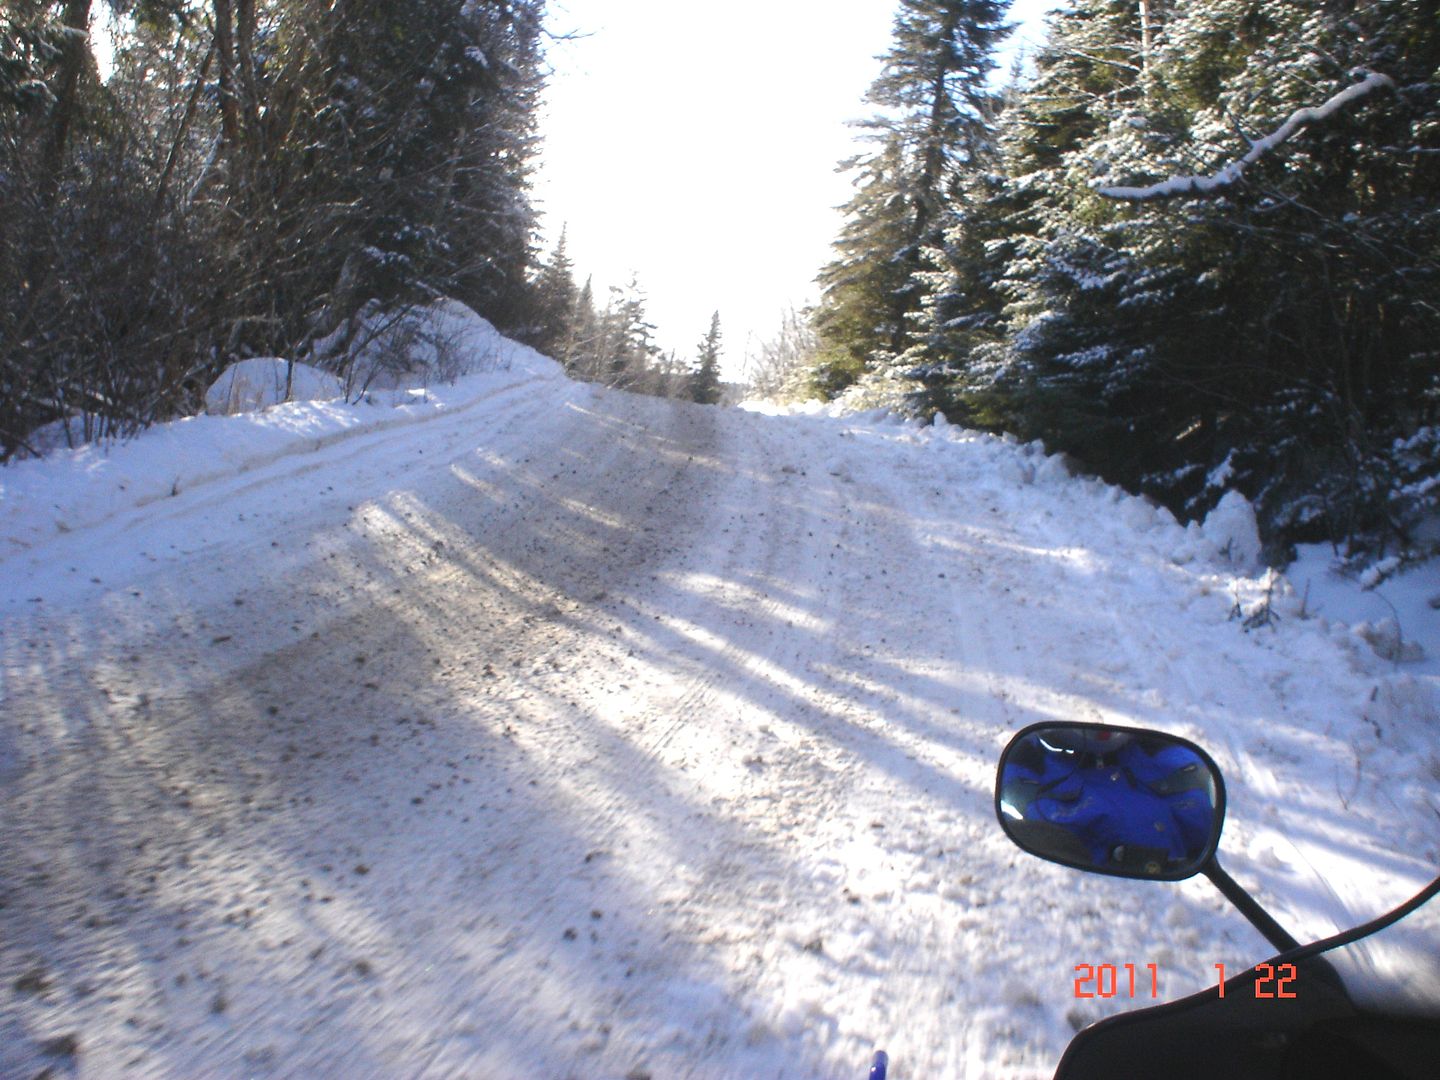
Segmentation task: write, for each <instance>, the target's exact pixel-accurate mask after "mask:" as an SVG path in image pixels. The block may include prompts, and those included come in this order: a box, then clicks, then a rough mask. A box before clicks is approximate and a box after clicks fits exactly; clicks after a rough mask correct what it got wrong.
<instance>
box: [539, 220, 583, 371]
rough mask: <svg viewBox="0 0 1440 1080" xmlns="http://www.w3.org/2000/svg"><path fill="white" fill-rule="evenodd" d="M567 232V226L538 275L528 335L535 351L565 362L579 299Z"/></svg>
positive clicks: (573, 333) (572, 335)
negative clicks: (530, 328) (533, 311)
mask: <svg viewBox="0 0 1440 1080" xmlns="http://www.w3.org/2000/svg"><path fill="white" fill-rule="evenodd" d="M566 232H567V229H566V227H565V226H561V229H560V238H559V239H558V240H557V241H555V250H554V251H553V252H551V254H550V258H549V260H548V261H546V262H545V263H544V264H543V265H542V266H541V267H540V272H539V274H538V275H536V278H535V286H534V309H535V315H534V326H533V329H532V330H531V332H530V333H529V334H528V335H527V337H528V339H529V340H530V342H531V343H532V344H533V345H534V346H535V348H537V349H539V350H540V351H541V352H542V353H544V354H545V355H547V356H552V357H554V358H555V359H557V360H560V361H561V362H564V360H565V353H566V351H567V346H568V344H569V343H570V342H571V341H572V340H573V339H574V337H575V326H574V320H575V317H576V314H577V303H576V301H577V300H578V299H579V293H578V290H577V289H576V288H575V273H574V264H573V263H572V262H571V261H570V256H569V253H568V252H567V251H566V250H565V241H566Z"/></svg>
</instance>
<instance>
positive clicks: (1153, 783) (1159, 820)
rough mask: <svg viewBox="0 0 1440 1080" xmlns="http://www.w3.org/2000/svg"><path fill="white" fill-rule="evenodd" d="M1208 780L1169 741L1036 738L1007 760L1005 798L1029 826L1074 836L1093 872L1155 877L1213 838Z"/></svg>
mask: <svg viewBox="0 0 1440 1080" xmlns="http://www.w3.org/2000/svg"><path fill="white" fill-rule="evenodd" d="M1068 730H1074V729H1068ZM1106 734H1109V733H1106ZM1208 778H1209V777H1208V771H1207V770H1206V769H1205V768H1204V766H1203V765H1202V764H1201V762H1200V761H1199V759H1198V758H1197V757H1196V756H1195V754H1194V753H1193V752H1192V751H1190V750H1187V749H1186V748H1185V747H1183V746H1177V745H1175V744H1173V743H1170V742H1168V741H1161V740H1154V741H1152V740H1143V739H1131V738H1129V737H1127V736H1124V735H1123V734H1122V733H1115V734H1113V735H1110V737H1109V738H1108V739H1104V740H1100V739H1097V738H1096V737H1095V736H1093V735H1091V736H1080V735H1077V736H1076V738H1075V739H1074V741H1073V748H1071V747H1065V746H1061V745H1051V744H1050V743H1049V742H1048V741H1046V742H1042V741H1041V737H1039V736H1037V737H1036V738H1034V739H1032V740H1027V741H1026V743H1025V744H1023V745H1021V746H1019V747H1016V750H1015V752H1014V753H1013V754H1012V755H1011V757H1010V759H1009V762H1008V765H1007V768H1006V775H1005V800H1006V802H1008V803H1010V804H1011V805H1012V806H1013V807H1014V808H1015V810H1016V811H1017V812H1019V813H1020V814H1021V815H1023V818H1024V820H1025V821H1026V822H1046V823H1050V824H1052V825H1054V826H1058V827H1060V828H1062V829H1063V830H1064V831H1065V832H1066V833H1069V834H1070V835H1071V836H1073V837H1075V838H1077V839H1078V840H1079V841H1080V842H1081V843H1083V845H1084V848H1085V849H1086V851H1087V853H1088V857H1089V859H1090V861H1092V862H1093V863H1094V865H1096V866H1113V867H1116V868H1121V867H1123V868H1125V869H1130V870H1139V871H1149V872H1158V871H1159V870H1161V869H1163V867H1164V866H1165V864H1166V863H1167V862H1170V863H1173V862H1180V861H1185V860H1187V859H1190V858H1193V857H1194V856H1195V855H1197V854H1199V853H1200V851H1202V850H1203V849H1204V847H1205V844H1206V842H1207V841H1208V840H1209V839H1210V829H1211V823H1212V817H1213V813H1214V811H1213V807H1212V805H1211V801H1210V793H1209V785H1208ZM1056 854H1060V855H1067V854H1068V855H1069V857H1071V858H1072V859H1073V858H1074V857H1075V855H1076V854H1078V852H1070V853H1067V852H1064V851H1063V850H1062V851H1057V852H1056Z"/></svg>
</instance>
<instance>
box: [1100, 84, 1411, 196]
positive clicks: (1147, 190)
mask: <svg viewBox="0 0 1440 1080" xmlns="http://www.w3.org/2000/svg"><path fill="white" fill-rule="evenodd" d="M1382 86H1383V87H1387V88H1389V89H1391V90H1393V89H1394V88H1395V82H1394V80H1393V79H1391V78H1390V77H1389V76H1388V75H1381V74H1379V73H1378V72H1371V73H1370V74H1369V75H1367V76H1365V78H1363V79H1361V80H1360V81H1359V82H1358V83H1355V84H1354V85H1353V86H1347V87H1346V88H1345V89H1344V90H1341V91H1340V92H1339V93H1338V94H1336V95H1335V96H1334V97H1332V98H1331V99H1330V100H1329V101H1327V102H1325V104H1323V105H1316V106H1313V107H1311V108H1306V109H1296V110H1295V111H1294V112H1293V113H1291V114H1290V118H1289V119H1288V120H1286V121H1285V122H1284V123H1283V124H1281V125H1280V126H1279V127H1278V128H1276V129H1275V130H1274V131H1272V132H1271V133H1270V134H1269V135H1266V136H1265V137H1264V138H1263V139H1257V140H1256V141H1255V142H1253V143H1251V144H1250V150H1249V152H1248V153H1247V154H1246V155H1245V156H1244V157H1242V158H1241V159H1240V160H1239V161H1232V162H1231V163H1230V164H1229V165H1226V166H1225V167H1224V168H1223V169H1221V170H1220V171H1219V172H1217V173H1216V174H1215V175H1214V176H1172V177H1171V178H1170V179H1169V180H1162V181H1160V182H1159V183H1155V184H1150V185H1149V186H1147V187H1102V188H1099V189H1098V191H1099V194H1100V195H1102V196H1104V197H1105V198H1107V199H1123V200H1126V201H1128V202H1148V201H1150V200H1152V199H1171V198H1174V197H1176V196H1177V195H1209V194H1211V193H1212V192H1216V191H1219V190H1220V189H1222V188H1226V187H1229V186H1230V185H1231V184H1233V183H1235V182H1236V181H1237V180H1239V179H1240V177H1241V176H1242V175H1243V174H1244V172H1245V169H1246V167H1247V166H1249V165H1253V164H1254V163H1255V162H1256V161H1258V160H1260V158H1262V157H1264V156H1265V155H1266V154H1268V153H1269V152H1270V151H1271V150H1274V149H1275V148H1276V147H1277V146H1279V145H1280V144H1281V143H1283V142H1285V141H1287V140H1288V139H1290V138H1291V137H1292V136H1293V135H1294V134H1295V133H1296V132H1298V131H1299V130H1300V129H1301V128H1302V127H1305V126H1307V125H1309V124H1317V123H1319V122H1320V121H1322V120H1327V119H1329V118H1330V117H1331V116H1333V115H1334V114H1335V113H1337V112H1339V111H1340V110H1341V109H1343V108H1345V106H1347V105H1349V104H1350V103H1351V102H1352V101H1356V100H1358V99H1360V98H1362V97H1364V96H1365V95H1366V94H1369V93H1370V92H1371V91H1373V90H1378V89H1380V88H1381V87H1382Z"/></svg>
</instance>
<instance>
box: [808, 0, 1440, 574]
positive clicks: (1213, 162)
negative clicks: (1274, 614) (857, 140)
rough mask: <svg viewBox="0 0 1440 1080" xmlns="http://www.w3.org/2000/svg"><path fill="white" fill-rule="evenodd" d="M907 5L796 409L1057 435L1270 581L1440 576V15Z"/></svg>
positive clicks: (1196, 4) (1238, 7)
mask: <svg viewBox="0 0 1440 1080" xmlns="http://www.w3.org/2000/svg"><path fill="white" fill-rule="evenodd" d="M1006 6H1007V5H1005V4H1003V3H995V2H990V0H901V2H900V4H899V6H898V13H897V15H896V18H895V23H894V34H893V39H892V42H891V46H890V49H889V51H888V52H887V53H886V55H885V57H884V68H883V71H882V74H881V75H880V77H879V78H878V79H877V80H876V81H875V82H874V84H873V86H872V87H871V90H870V93H869V96H868V101H869V104H870V105H871V106H873V108H874V110H875V111H874V114H873V115H872V116H871V117H869V118H868V119H866V120H864V121H863V122H862V124H861V127H862V129H863V134H864V140H865V148H864V151H863V152H862V153H860V154H858V155H857V156H856V157H855V158H854V159H853V160H851V161H849V162H847V163H845V167H846V168H847V169H849V170H850V171H851V174H852V179H853V183H854V195H853V198H852V199H851V201H850V202H849V204H848V205H847V206H846V208H845V209H846V212H847V219H846V224H845V226H844V229H843V230H842V232H841V234H840V236H839V237H838V239H837V241H836V244H835V258H834V260H833V261H832V262H831V263H830V265H828V266H827V267H826V268H825V269H824V271H823V272H822V274H821V278H820V282H821V284H822V286H823V289H824V293H823V298H822V300H821V302H820V304H819V306H818V308H817V310H816V311H815V312H814V313H813V324H814V329H815V330H816V331H817V332H818V335H819V342H818V345H817V346H816V348H815V350H814V351H813V354H812V356H811V359H810V362H809V363H808V364H807V365H800V366H799V368H798V369H794V368H792V372H791V379H790V392H791V393H801V394H803V393H816V392H818V393H820V394H822V395H824V396H826V397H832V398H833V397H844V398H846V400H854V401H856V402H858V403H862V404H863V403H867V402H868V403H874V404H887V405H891V406H892V407H893V406H894V404H895V403H897V402H898V403H899V404H900V405H901V407H903V408H905V409H906V410H908V411H910V412H912V413H914V414H917V415H929V414H932V413H934V412H935V411H941V412H943V413H944V414H945V415H946V416H947V417H948V418H949V419H950V420H952V421H956V422H960V423H964V424H966V425H969V426H973V427H979V428H982V429H987V430H991V431H997V432H998V431H1004V432H1009V433H1012V434H1014V435H1016V436H1018V437H1020V438H1022V439H1026V440H1031V439H1038V440H1042V441H1043V442H1044V444H1045V445H1046V447H1047V448H1048V449H1050V450H1051V451H1059V452H1064V453H1066V454H1068V455H1070V456H1071V457H1072V458H1073V459H1074V460H1075V461H1076V462H1077V463H1078V465H1079V467H1080V468H1082V469H1084V470H1085V471H1088V472H1092V473H1095V474H1098V475H1100V476H1102V477H1103V478H1104V479H1106V480H1108V481H1111V482H1114V483H1118V484H1120V485H1123V486H1124V487H1126V488H1127V489H1129V490H1131V491H1133V492H1137V493H1144V494H1146V495H1148V496H1150V497H1152V498H1154V499H1155V500H1157V501H1159V502H1160V503H1162V504H1164V505H1165V506H1167V507H1168V508H1170V509H1171V510H1172V511H1174V512H1175V513H1176V514H1177V515H1178V516H1179V517H1180V518H1181V519H1182V520H1193V519H1195V518H1197V517H1200V516H1203V515H1204V514H1205V513H1206V512H1207V511H1208V510H1209V509H1210V508H1211V507H1212V506H1214V505H1215V503H1216V501H1217V500H1218V499H1219V498H1220V497H1221V496H1222V495H1223V494H1224V493H1225V492H1226V491H1228V490H1231V489H1238V490H1240V491H1242V492H1243V493H1244V494H1245V495H1246V496H1247V497H1249V498H1250V499H1251V500H1252V501H1254V503H1255V504H1256V508H1257V511H1258V513H1259V517H1260V522H1261V525H1262V527H1263V529H1264V532H1265V534H1266V537H1267V540H1268V543H1269V547H1270V556H1271V559H1272V561H1278V562H1283V561H1285V556H1286V552H1287V550H1288V548H1289V545H1291V544H1293V543H1295V542H1299V541H1310V542H1316V541H1329V542H1331V543H1333V544H1335V545H1336V546H1337V549H1339V551H1340V553H1341V554H1342V555H1344V556H1353V557H1355V558H1358V559H1362V560H1367V561H1370V560H1374V559H1376V558H1384V557H1390V558H1398V559H1401V560H1404V559H1408V558H1421V557H1424V556H1425V555H1426V554H1427V553H1430V552H1433V550H1434V548H1435V545H1436V541H1437V535H1436V532H1435V520H1436V511H1437V502H1440V427H1437V422H1440V262H1437V256H1440V198H1437V196H1440V74H1437V66H1440V32H1437V31H1440V12H1437V5H1436V4H1435V3H1433V2H1429V0H1368V2H1357V0H1323V2H1319V3H1294V2H1278V3H1277V2H1274V0H1266V2H1263V3H1261V2H1256V0H1138V2H1136V0H1086V2H1079V3H1071V4H1059V5H1056V7H1057V9H1058V10H1056V11H1054V12H1052V14H1051V15H1050V18H1049V21H1048V33H1047V35H1046V37H1045V41H1044V44H1043V47H1041V48H1040V49H1039V50H1038V52H1037V53H1036V54H1035V55H1034V56H1033V57H1032V58H1031V59H1032V60H1033V71H1016V72H1012V73H1010V77H1009V78H1008V79H1005V78H1003V77H1001V78H996V77H995V76H996V73H995V71H994V68H995V60H994V50H995V45H996V43H997V42H998V41H999V40H1000V39H1001V38H1002V36H1003V35H1004V33H1005V32H1006V23H1005V17H1006Z"/></svg>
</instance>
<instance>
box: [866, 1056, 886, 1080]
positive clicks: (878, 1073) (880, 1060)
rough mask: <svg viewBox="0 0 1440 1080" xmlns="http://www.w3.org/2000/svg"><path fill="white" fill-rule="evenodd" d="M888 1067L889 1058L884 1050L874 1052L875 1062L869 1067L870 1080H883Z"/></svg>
mask: <svg viewBox="0 0 1440 1080" xmlns="http://www.w3.org/2000/svg"><path fill="white" fill-rule="evenodd" d="M889 1067H890V1058H889V1056H888V1055H887V1054H886V1053H885V1051H884V1050H876V1051H875V1061H874V1063H872V1064H871V1066H870V1080H885V1070H886V1069H887V1068H889Z"/></svg>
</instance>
